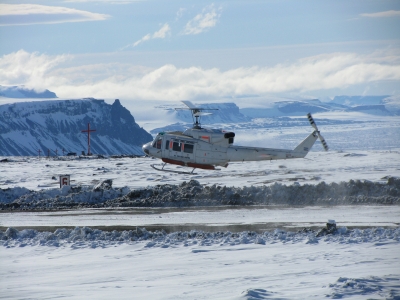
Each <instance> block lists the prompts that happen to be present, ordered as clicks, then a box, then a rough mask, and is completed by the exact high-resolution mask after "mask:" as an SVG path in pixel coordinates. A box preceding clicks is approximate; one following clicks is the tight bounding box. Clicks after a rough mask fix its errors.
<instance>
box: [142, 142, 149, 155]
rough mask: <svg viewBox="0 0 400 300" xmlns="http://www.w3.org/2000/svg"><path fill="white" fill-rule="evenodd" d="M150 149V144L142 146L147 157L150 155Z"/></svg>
mask: <svg viewBox="0 0 400 300" xmlns="http://www.w3.org/2000/svg"><path fill="white" fill-rule="evenodd" d="M149 147H150V144H149V143H147V144H144V145H143V146H142V149H143V152H144V153H146V154H147V155H149V154H150V151H149Z"/></svg>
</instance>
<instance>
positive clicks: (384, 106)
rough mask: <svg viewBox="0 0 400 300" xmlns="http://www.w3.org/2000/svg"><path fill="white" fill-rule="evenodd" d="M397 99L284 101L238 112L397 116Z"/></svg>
mask: <svg viewBox="0 0 400 300" xmlns="http://www.w3.org/2000/svg"><path fill="white" fill-rule="evenodd" d="M396 103H398V99H395V98H393V97H392V98H391V97H388V96H368V97H367V96H336V97H335V98H334V99H333V100H332V101H330V102H322V101H320V100H318V99H312V100H285V101H275V102H273V103H271V104H267V105H266V107H265V108H259V107H258V108H243V109H240V112H241V113H242V114H243V115H246V116H248V117H251V118H275V117H284V116H303V115H306V114H307V113H309V112H310V113H321V112H331V111H346V112H355V111H357V112H363V113H367V114H372V115H381V116H392V115H399V109H398V106H396Z"/></svg>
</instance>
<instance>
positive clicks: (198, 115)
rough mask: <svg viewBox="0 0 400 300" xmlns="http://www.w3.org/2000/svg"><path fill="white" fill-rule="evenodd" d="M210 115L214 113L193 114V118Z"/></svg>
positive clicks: (200, 112)
mask: <svg viewBox="0 0 400 300" xmlns="http://www.w3.org/2000/svg"><path fill="white" fill-rule="evenodd" d="M208 115H212V113H206V112H202V111H199V112H196V113H193V116H195V117H200V116H208Z"/></svg>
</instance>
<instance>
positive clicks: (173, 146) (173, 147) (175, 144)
mask: <svg viewBox="0 0 400 300" xmlns="http://www.w3.org/2000/svg"><path fill="white" fill-rule="evenodd" d="M172 150H174V151H179V152H180V151H181V145H180V143H178V142H174V143H173V144H172Z"/></svg>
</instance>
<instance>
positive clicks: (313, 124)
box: [307, 113, 329, 151]
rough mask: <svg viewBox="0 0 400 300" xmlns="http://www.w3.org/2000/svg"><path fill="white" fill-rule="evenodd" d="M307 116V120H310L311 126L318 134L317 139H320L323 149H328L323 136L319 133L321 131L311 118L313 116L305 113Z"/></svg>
mask: <svg viewBox="0 0 400 300" xmlns="http://www.w3.org/2000/svg"><path fill="white" fill-rule="evenodd" d="M307 118H308V121H309V122H310V124H311V126H312V127H313V128H314V129H315V131H316V132H317V135H318V137H319V140H320V141H321V143H322V146H323V147H324V149H325V151H328V149H329V147H328V144H327V143H326V141H325V139H324V137H323V136H322V135H321V133H320V132H319V130H318V127H317V124H315V121H314V119H313V117H312V116H311V114H310V113H308V114H307Z"/></svg>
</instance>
